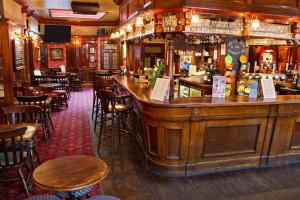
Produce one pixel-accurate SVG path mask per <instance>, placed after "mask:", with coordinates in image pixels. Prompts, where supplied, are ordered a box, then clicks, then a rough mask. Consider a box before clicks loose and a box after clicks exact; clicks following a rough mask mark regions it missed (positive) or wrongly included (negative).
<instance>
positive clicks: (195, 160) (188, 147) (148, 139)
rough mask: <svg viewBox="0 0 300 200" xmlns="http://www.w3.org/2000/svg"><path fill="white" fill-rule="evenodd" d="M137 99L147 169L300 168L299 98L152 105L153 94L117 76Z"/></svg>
mask: <svg viewBox="0 0 300 200" xmlns="http://www.w3.org/2000/svg"><path fill="white" fill-rule="evenodd" d="M114 79H115V80H116V81H117V82H118V83H119V84H120V85H122V86H123V87H124V88H125V89H126V90H128V92H130V93H131V94H132V95H133V104H134V117H135V120H134V122H135V136H136V139H137V141H138V144H139V146H140V147H141V149H142V150H143V154H144V155H145V157H146V163H147V168H148V169H149V170H151V171H153V172H155V173H157V174H161V175H167V176H189V175H196V174H205V173H212V172H219V171H229V170H236V169H242V168H261V167H269V166H278V165H283V164H288V163H295V162H300V96H295V95H289V96H278V97H277V98H276V99H249V98H247V97H230V98H225V99H222V98H175V99H173V100H170V101H165V102H159V101H153V100H150V93H151V88H149V86H148V85H147V84H146V83H139V81H138V79H134V78H129V77H122V76H119V75H115V76H114Z"/></svg>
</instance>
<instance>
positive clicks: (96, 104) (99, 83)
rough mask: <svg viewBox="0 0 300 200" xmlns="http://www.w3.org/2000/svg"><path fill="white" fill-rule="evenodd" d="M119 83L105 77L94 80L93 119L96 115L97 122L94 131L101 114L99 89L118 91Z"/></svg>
mask: <svg viewBox="0 0 300 200" xmlns="http://www.w3.org/2000/svg"><path fill="white" fill-rule="evenodd" d="M117 88H118V85H117V84H114V82H113V81H112V80H110V79H107V80H106V79H103V78H96V79H95V80H94V82H93V107H92V119H94V115H95V122H94V132H95V131H96V126H97V121H98V119H97V118H99V117H100V116H99V111H100V108H101V101H100V99H99V98H98V97H99V96H97V95H96V93H97V91H99V90H110V91H114V92H115V91H117Z"/></svg>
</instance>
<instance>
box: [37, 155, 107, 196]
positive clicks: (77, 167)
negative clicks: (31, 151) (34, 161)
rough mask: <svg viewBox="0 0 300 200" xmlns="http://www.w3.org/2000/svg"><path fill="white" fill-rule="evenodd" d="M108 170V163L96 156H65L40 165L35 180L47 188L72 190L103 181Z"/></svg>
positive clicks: (62, 190) (39, 185)
mask: <svg viewBox="0 0 300 200" xmlns="http://www.w3.org/2000/svg"><path fill="white" fill-rule="evenodd" d="M108 171H109V170H108V166H107V164H106V163H105V162H104V161H103V160H101V159H97V158H96V157H92V156H83V155H74V156H64V157H59V158H56V159H53V160H49V161H46V162H44V163H43V164H41V165H40V166H38V167H37V168H36V169H35V170H34V172H33V181H34V183H35V184H36V185H37V186H38V187H40V188H43V189H46V190H51V191H56V192H71V191H74V190H80V189H84V188H87V187H90V186H93V185H95V184H97V183H99V182H101V181H102V180H103V179H104V178H105V177H106V176H107V174H108Z"/></svg>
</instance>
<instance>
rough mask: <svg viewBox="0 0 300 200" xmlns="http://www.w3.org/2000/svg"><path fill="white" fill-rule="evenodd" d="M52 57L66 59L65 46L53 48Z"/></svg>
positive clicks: (52, 58) (51, 50) (53, 58)
mask: <svg viewBox="0 0 300 200" xmlns="http://www.w3.org/2000/svg"><path fill="white" fill-rule="evenodd" d="M50 58H51V60H63V59H64V51H63V48H51V49H50Z"/></svg>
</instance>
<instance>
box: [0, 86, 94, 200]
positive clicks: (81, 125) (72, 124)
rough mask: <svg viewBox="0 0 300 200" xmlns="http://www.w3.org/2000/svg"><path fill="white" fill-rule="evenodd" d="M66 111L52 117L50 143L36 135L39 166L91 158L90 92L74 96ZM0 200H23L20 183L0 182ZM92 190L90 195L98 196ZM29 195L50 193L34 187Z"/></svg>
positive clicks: (23, 194) (40, 133)
mask: <svg viewBox="0 0 300 200" xmlns="http://www.w3.org/2000/svg"><path fill="white" fill-rule="evenodd" d="M68 103H69V108H68V109H65V108H63V109H62V110H61V111H59V112H53V113H51V117H52V120H53V123H54V124H55V131H52V135H51V138H50V140H49V143H48V144H46V143H45V141H44V140H43V139H42V132H38V143H37V149H38V152H39V155H40V158H41V160H42V162H44V161H47V160H50V159H53V158H57V157H61V156H67V155H94V152H93V146H92V141H91V134H90V126H89V117H88V111H89V109H90V108H91V105H92V89H84V91H83V92H73V93H72V94H71V98H70V99H69V101H68ZM0 184H1V185H0V199H1V200H3V199H11V200H12V199H24V198H25V192H24V190H23V187H22V185H21V183H20V181H16V182H6V183H3V182H0ZM98 190H99V189H98V188H97V189H95V191H93V193H92V195H94V194H96V193H98V192H99V191H98ZM30 193H31V194H43V193H51V192H48V191H43V190H41V189H39V188H37V187H34V188H33V189H32V190H31V191H30Z"/></svg>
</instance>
